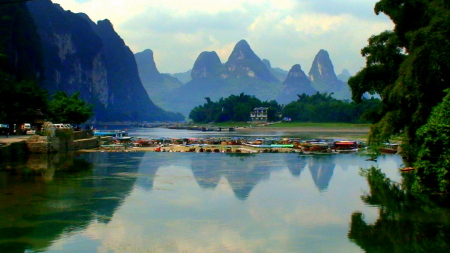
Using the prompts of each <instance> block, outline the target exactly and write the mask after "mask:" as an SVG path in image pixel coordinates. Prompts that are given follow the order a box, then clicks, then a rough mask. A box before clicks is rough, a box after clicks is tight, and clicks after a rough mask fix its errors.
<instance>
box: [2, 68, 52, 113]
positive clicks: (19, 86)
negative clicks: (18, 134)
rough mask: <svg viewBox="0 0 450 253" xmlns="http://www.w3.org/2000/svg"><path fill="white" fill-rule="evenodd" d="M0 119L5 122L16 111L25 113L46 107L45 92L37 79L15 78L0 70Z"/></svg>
mask: <svg viewBox="0 0 450 253" xmlns="http://www.w3.org/2000/svg"><path fill="white" fill-rule="evenodd" d="M0 94H2V99H0V121H1V122H7V121H8V120H9V119H10V118H11V117H14V115H15V114H17V113H27V112H31V111H34V110H36V109H41V110H43V111H45V110H46V108H47V92H46V91H45V90H43V89H41V88H40V87H39V85H38V84H37V81H33V80H22V81H20V82H17V81H16V80H15V78H14V77H13V76H11V75H8V74H6V73H4V72H3V71H1V70H0Z"/></svg>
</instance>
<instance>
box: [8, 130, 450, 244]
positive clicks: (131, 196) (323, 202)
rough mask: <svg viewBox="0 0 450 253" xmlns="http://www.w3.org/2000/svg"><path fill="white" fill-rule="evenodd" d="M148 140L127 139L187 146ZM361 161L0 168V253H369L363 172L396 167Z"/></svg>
mask: <svg viewBox="0 0 450 253" xmlns="http://www.w3.org/2000/svg"><path fill="white" fill-rule="evenodd" d="M152 131H153V132H152ZM155 131H162V130H154V129H153V130H152V129H149V130H142V129H140V130H133V131H132V132H134V133H136V135H140V136H151V135H159V136H165V137H177V138H179V137H186V136H181V135H185V134H188V133H181V132H172V131H176V130H172V131H163V132H164V133H161V132H155ZM177 134H180V136H177ZM190 136H192V134H191V135H190ZM154 137H156V136H154ZM200 137H202V136H200ZM366 159H367V157H365V156H362V155H359V154H335V155H320V156H304V155H299V154H294V153H284V154H280V153H278V154H274V153H268V154H223V153H155V152H130V153H108V152H103V153H101V152H99V153H81V154H72V153H67V154H56V155H52V156H47V155H45V156H43V155H34V156H30V157H27V158H23V159H19V160H16V161H8V162H6V161H3V162H2V163H1V166H0V203H1V207H0V217H2V219H1V220H0V252H364V251H370V249H373V248H371V246H373V245H370V243H369V246H368V245H367V243H368V240H367V238H365V236H366V237H367V235H370V234H369V233H366V232H365V231H367V230H369V229H372V230H374V227H373V226H375V225H376V224H378V223H379V222H382V221H384V218H385V217H384V216H383V214H384V213H385V210H384V209H385V206H386V204H383V202H382V201H381V200H380V201H378V202H377V201H373V199H374V197H376V196H379V195H376V194H375V193H374V190H373V189H374V188H373V186H372V185H369V184H368V181H367V180H366V178H365V177H363V176H361V169H362V168H365V169H368V168H371V167H376V168H379V170H380V171H381V172H383V173H384V174H385V175H386V177H388V178H389V179H390V180H391V181H393V182H395V181H398V182H400V181H401V180H402V178H403V176H402V175H401V174H400V172H399V170H398V169H399V168H400V167H401V166H402V160H401V157H400V156H398V155H382V156H380V157H378V159H377V161H367V160H366ZM381 181H382V182H383V183H385V182H386V180H381ZM371 184H373V182H372V183H371ZM391 188H392V187H391ZM383 196H384V195H383ZM368 197H369V200H368ZM397 202H399V201H398V200H397ZM389 203H390V202H389ZM400 204H401V203H400V202H399V205H400ZM394 205H395V204H394ZM416 214H417V215H420V214H423V213H417V212H416ZM445 215H447V216H445ZM444 217H448V213H444ZM409 220H411V218H409ZM421 222H422V223H423V222H424V221H423V219H421ZM430 223H431V225H433V224H434V223H433V222H431V221H430ZM391 225H392V224H391ZM437 225H439V226H441V228H442V227H443V228H444V229H448V227H449V226H448V221H440V223H438V224H437ZM375 227H376V226H375ZM372 230H371V231H372ZM378 236H379V235H378ZM447 237H448V236H447ZM438 239H439V238H438ZM444 239H447V238H444ZM403 245H404V246H408V245H407V244H406V243H403ZM392 247H394V246H392ZM392 247H391V248H392ZM395 247H397V246H395ZM395 247H394V248H395ZM445 247H447V245H446V244H445ZM391 248H387V249H391ZM375 249H376V248H375ZM378 249H380V248H378ZM381 249H384V248H381ZM446 249H447V248H446ZM376 252H383V250H378V251H376ZM409 252H414V251H409Z"/></svg>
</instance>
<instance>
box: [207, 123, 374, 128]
mask: <svg viewBox="0 0 450 253" xmlns="http://www.w3.org/2000/svg"><path fill="white" fill-rule="evenodd" d="M211 125H213V126H216V127H255V126H261V127H286V128H288V127H321V128H368V127H370V124H351V123H314V122H276V123H268V124H267V125H261V124H255V123H254V122H222V123H214V124H211Z"/></svg>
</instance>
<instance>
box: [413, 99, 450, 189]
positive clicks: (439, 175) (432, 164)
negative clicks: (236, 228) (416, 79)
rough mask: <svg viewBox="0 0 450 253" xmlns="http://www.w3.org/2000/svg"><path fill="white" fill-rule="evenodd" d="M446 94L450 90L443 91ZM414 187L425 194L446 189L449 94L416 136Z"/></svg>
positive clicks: (449, 182)
mask: <svg viewBox="0 0 450 253" xmlns="http://www.w3.org/2000/svg"><path fill="white" fill-rule="evenodd" d="M447 92H450V90H447ZM417 135H418V141H419V142H420V143H421V145H420V149H419V154H418V159H417V162H416V168H417V169H418V171H417V179H418V181H417V183H418V184H417V186H418V188H420V189H421V190H426V191H448V190H449V189H450V186H449V185H450V173H449V169H450V93H448V94H447V96H445V97H444V101H443V102H442V103H440V104H439V105H438V106H436V107H435V108H434V109H433V111H432V113H431V116H430V118H429V119H428V122H427V123H426V124H425V125H424V126H422V127H421V128H420V129H419V131H418V133H417Z"/></svg>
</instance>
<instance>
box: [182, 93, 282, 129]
mask: <svg viewBox="0 0 450 253" xmlns="http://www.w3.org/2000/svg"><path fill="white" fill-rule="evenodd" d="M205 99H206V103H205V104H203V105H200V106H197V107H195V108H194V109H193V110H192V111H191V113H190V114H189V118H191V119H192V120H193V121H194V122H199V123H208V122H226V121H248V120H250V112H251V111H252V110H253V108H255V107H269V111H268V118H269V120H270V121H274V120H277V114H278V113H277V112H280V111H281V107H280V105H278V103H277V102H276V101H266V102H261V101H260V100H259V99H257V98H255V97H254V96H250V95H245V94H244V93H241V94H240V95H239V96H236V95H231V96H229V97H228V98H225V99H224V98H220V99H219V101H218V102H212V101H211V99H210V98H209V97H206V98H205Z"/></svg>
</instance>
